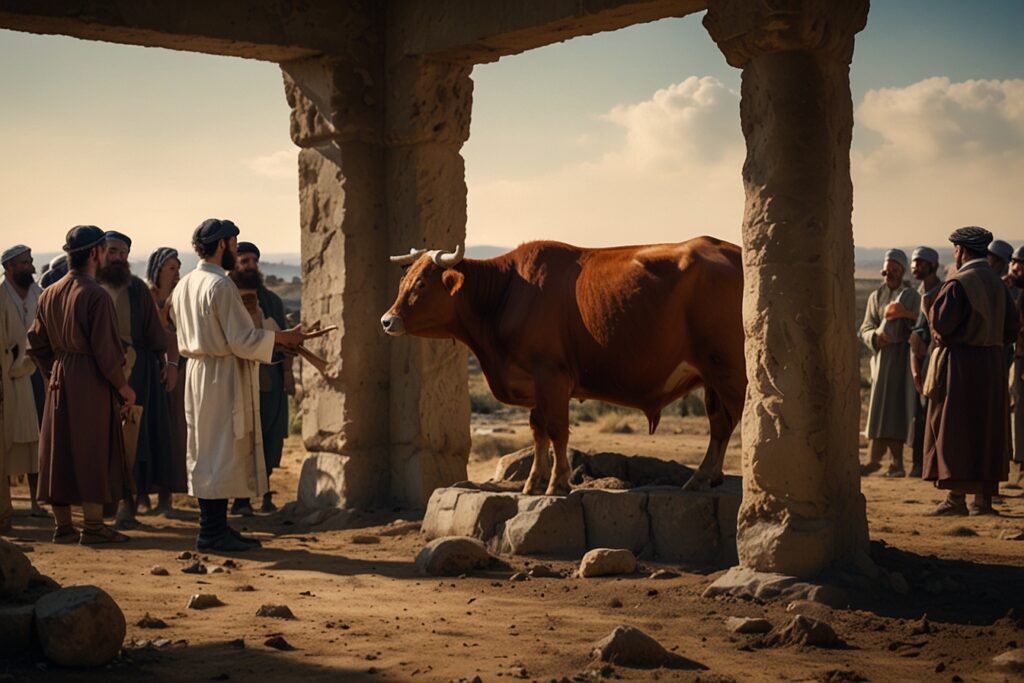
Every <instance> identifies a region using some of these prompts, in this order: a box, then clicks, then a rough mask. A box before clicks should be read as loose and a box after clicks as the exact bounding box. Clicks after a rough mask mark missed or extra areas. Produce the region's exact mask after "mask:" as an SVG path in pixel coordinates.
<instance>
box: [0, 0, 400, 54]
mask: <svg viewBox="0 0 1024 683" xmlns="http://www.w3.org/2000/svg"><path fill="white" fill-rule="evenodd" d="M378 7H379V5H378V3H375V2H373V1H372V0H365V1H364V2H344V3H341V2H306V3H302V4H301V5H297V4H296V3H292V2H287V1H285V0H247V1H246V2H237V1H235V0H177V1H174V2H170V1H164V2H140V1H139V0H0V28H6V29H11V30H15V31H25V32H28V33H41V34H57V35H66V36H73V37H76V38H84V39H88V40H102V41H107V42H111V43H124V44H130V45H144V46H147V47H163V48H169V49H172V50H186V51H188V52H205V53H209V54H215V55H227V56H232V57H245V58H248V59H260V60H265V61H271V62H284V61H288V60H291V59H300V58H302V57H308V56H312V55H316V54H321V53H323V54H339V53H340V54H344V51H347V50H348V49H349V45H350V44H351V43H353V42H359V41H370V42H381V41H382V40H383V36H381V35H379V33H377V32H376V23H375V22H373V21H369V20H368V18H367V17H368V15H373V14H376V13H377V12H378V11H379V9H378ZM368 9H369V11H368Z"/></svg>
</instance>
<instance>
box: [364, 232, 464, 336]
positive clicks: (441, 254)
mask: <svg viewBox="0 0 1024 683" xmlns="http://www.w3.org/2000/svg"><path fill="white" fill-rule="evenodd" d="M462 257H463V247H462V245H461V244H460V245H459V246H458V247H456V248H455V251H454V252H446V251H440V250H435V251H427V250H426V249H413V250H412V251H410V252H409V253H408V254H406V255H403V256H392V257H391V262H392V263H398V264H400V265H409V269H408V270H407V271H406V272H405V276H404V277H403V278H402V282H401V283H399V285H398V296H397V297H396V298H395V303H393V304H392V305H391V308H389V309H388V311H387V313H385V314H384V315H383V316H382V317H381V319H380V324H381V326H383V328H384V331H385V332H386V333H387V334H390V335H392V336H396V337H397V336H401V335H403V334H414V335H416V336H418V337H450V336H451V332H450V329H451V328H450V326H451V323H452V322H453V321H454V320H455V301H454V300H453V299H452V297H453V296H454V295H455V293H456V292H458V291H459V289H460V288H461V287H462V282H463V279H464V276H463V274H462V273H461V272H459V271H458V270H456V269H455V266H457V265H458V264H459V262H460V261H461V260H462ZM410 264H411V265H410Z"/></svg>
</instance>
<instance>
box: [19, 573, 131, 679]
mask: <svg viewBox="0 0 1024 683" xmlns="http://www.w3.org/2000/svg"><path fill="white" fill-rule="evenodd" d="M35 622H36V635H37V636H39V644H40V645H41V646H42V648H43V654H45V655H46V658H47V659H49V660H50V661H52V662H54V663H55V664H59V665H61V666H102V665H103V664H106V663H107V662H109V661H110V660H112V659H113V658H114V657H116V656H117V653H118V652H120V650H121V644H122V643H123V642H124V636H125V632H126V624H125V619H124V613H123V612H121V608H120V607H118V606H117V603H116V602H114V599H113V598H112V597H110V596H109V595H107V593H106V592H104V591H103V590H101V589H99V588H97V587H95V586H73V587H71V588H61V589H60V590H58V591H55V592H53V593H50V594H49V595H46V596H43V597H42V598H40V599H39V601H38V602H37V603H36V605H35Z"/></svg>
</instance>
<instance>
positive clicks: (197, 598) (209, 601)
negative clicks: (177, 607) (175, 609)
mask: <svg viewBox="0 0 1024 683" xmlns="http://www.w3.org/2000/svg"><path fill="white" fill-rule="evenodd" d="M223 605H224V603H223V602H222V601H221V599H220V598H218V597H217V596H216V595H214V594H212V593H196V594H195V595H193V596H192V597H191V598H189V599H188V604H187V605H185V607H187V608H188V609H210V608H211V607H221V606H223Z"/></svg>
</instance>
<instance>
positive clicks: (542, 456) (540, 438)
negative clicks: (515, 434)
mask: <svg viewBox="0 0 1024 683" xmlns="http://www.w3.org/2000/svg"><path fill="white" fill-rule="evenodd" d="M530 429H531V430H532V431H533V466H532V467H531V468H530V476H529V477H527V479H526V485H525V486H523V493H527V494H531V495H539V494H541V493H544V491H545V490H546V489H547V485H548V479H549V478H550V477H551V454H550V452H549V450H550V447H551V439H549V438H548V434H547V430H546V429H545V428H544V425H543V424H541V420H540V419H539V415H538V413H537V409H536V408H534V409H533V410H531V411H530Z"/></svg>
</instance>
